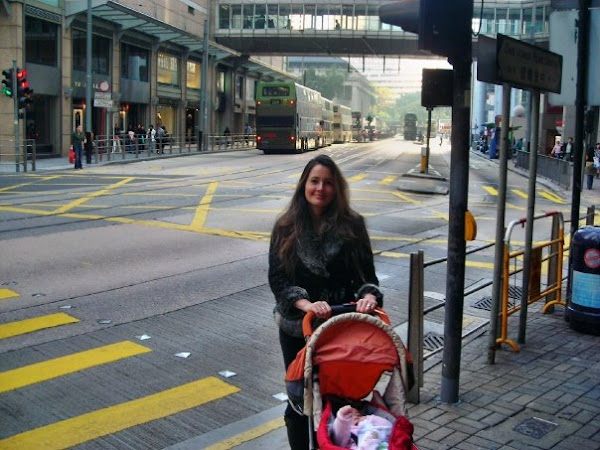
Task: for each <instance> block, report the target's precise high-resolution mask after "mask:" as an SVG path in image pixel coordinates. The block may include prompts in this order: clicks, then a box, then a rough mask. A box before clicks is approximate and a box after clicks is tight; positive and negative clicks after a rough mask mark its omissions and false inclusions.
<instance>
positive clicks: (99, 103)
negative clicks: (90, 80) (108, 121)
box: [94, 98, 113, 108]
mask: <svg viewBox="0 0 600 450" xmlns="http://www.w3.org/2000/svg"><path fill="white" fill-rule="evenodd" d="M112 106H113V101H112V100H106V99H103V98H95V99H94V107H96V108H112Z"/></svg>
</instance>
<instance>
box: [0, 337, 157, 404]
mask: <svg viewBox="0 0 600 450" xmlns="http://www.w3.org/2000/svg"><path fill="white" fill-rule="evenodd" d="M151 351H152V350H151V349H149V348H148V347H144V346H143V345H139V344H136V343H135V342H129V341H123V342H117V343H116V344H110V345H105V346H102V347H98V348H95V349H91V350H85V351H82V352H78V353H73V354H71V355H67V356H62V357H60V358H54V359H51V360H49V361H43V362H39V363H36V364H31V365H28V366H25V367H20V368H18V369H13V370H8V371H6V372H1V373H0V393H3V392H7V391H12V390H15V389H19V388H22V387H24V386H29V385H31V384H35V383H40V382H42V381H46V380H50V379H52V378H57V377H61V376H63V375H68V374H70V373H74V372H78V371H80V370H84V369H88V368H90V367H94V366H99V365H101V364H106V363H110V362H114V361H118V360H120V359H123V358H128V357H130V356H135V355H141V354H143V353H148V352H151Z"/></svg>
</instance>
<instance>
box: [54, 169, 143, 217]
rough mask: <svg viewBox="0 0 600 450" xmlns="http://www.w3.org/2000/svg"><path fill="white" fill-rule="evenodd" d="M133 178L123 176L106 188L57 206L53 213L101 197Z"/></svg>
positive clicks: (64, 210)
mask: <svg viewBox="0 0 600 450" xmlns="http://www.w3.org/2000/svg"><path fill="white" fill-rule="evenodd" d="M133 180H135V178H133V177H130V178H125V179H124V180H121V181H119V182H117V183H114V184H111V185H110V186H108V187H107V188H106V189H100V190H99V191H96V192H93V193H91V194H89V195H86V196H85V197H81V198H78V199H77V200H74V201H72V202H70V203H67V204H66V205H64V206H61V207H60V208H57V209H55V210H54V214H62V213H65V212H67V211H70V210H71V209H73V208H77V207H78V206H80V205H82V204H84V203H87V202H89V201H90V200H92V199H94V198H96V197H101V196H103V195H106V194H108V193H109V192H110V191H111V190H113V189H116V188H118V187H121V186H123V185H124V184H127V183H129V182H131V181H133Z"/></svg>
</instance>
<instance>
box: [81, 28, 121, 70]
mask: <svg viewBox="0 0 600 450" xmlns="http://www.w3.org/2000/svg"><path fill="white" fill-rule="evenodd" d="M72 41H73V70H80V71H82V72H85V70H86V63H85V54H86V33H85V31H82V30H77V29H74V30H73V32H72ZM111 46H112V44H111V40H110V39H108V38H105V37H103V36H98V35H94V37H93V39H92V72H93V73H98V74H102V75H109V74H110V48H111Z"/></svg>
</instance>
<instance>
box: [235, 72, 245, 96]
mask: <svg viewBox="0 0 600 450" xmlns="http://www.w3.org/2000/svg"><path fill="white" fill-rule="evenodd" d="M235 98H237V99H240V100H241V99H243V98H244V77H240V76H236V77H235Z"/></svg>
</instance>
